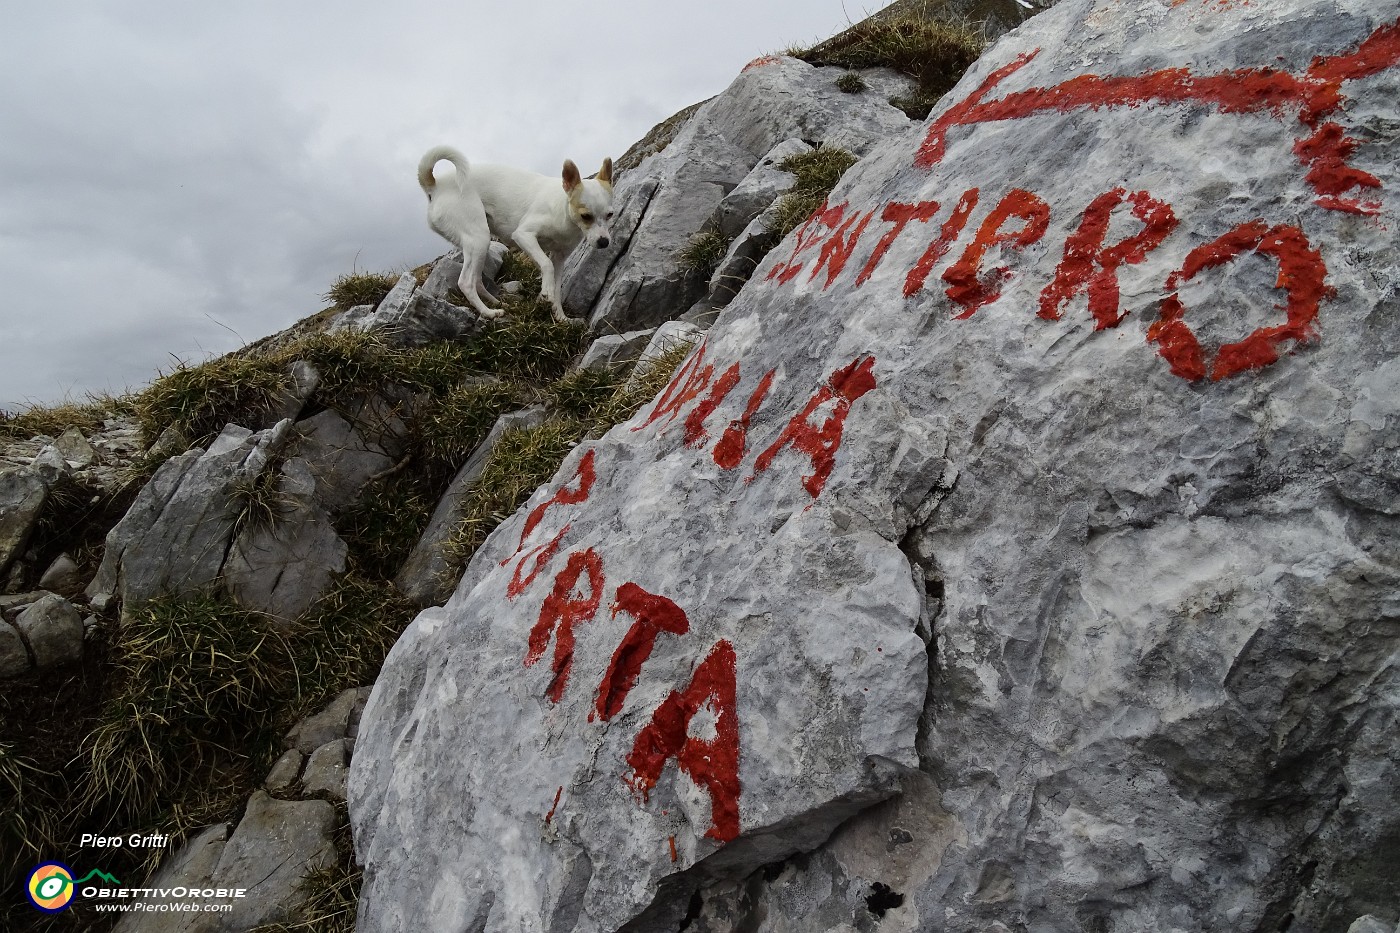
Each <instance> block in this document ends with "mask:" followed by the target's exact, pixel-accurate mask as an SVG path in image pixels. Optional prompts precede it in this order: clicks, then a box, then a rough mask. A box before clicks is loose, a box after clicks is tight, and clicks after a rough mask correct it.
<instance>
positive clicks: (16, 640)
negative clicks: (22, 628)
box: [0, 620, 33, 678]
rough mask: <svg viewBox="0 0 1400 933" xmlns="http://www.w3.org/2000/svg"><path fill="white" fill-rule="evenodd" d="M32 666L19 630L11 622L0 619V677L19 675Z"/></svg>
mask: <svg viewBox="0 0 1400 933" xmlns="http://www.w3.org/2000/svg"><path fill="white" fill-rule="evenodd" d="M32 666H33V662H32V661H31V660H30V659H29V652H28V651H27V650H25V647H24V639H22V638H20V635H19V631H18V630H17V629H15V628H14V627H13V626H11V625H10V623H8V622H5V621H4V620H0V678H5V677H18V676H19V675H20V674H23V673H25V672H27V671H28V670H29V668H30V667H32Z"/></svg>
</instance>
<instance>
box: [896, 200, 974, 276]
mask: <svg viewBox="0 0 1400 933" xmlns="http://www.w3.org/2000/svg"><path fill="white" fill-rule="evenodd" d="M978 197H979V195H978V191H977V189H976V188H971V189H969V190H967V191H964V192H963V196H962V197H961V198H959V199H958V203H957V205H956V206H955V207H954V208H953V213H952V214H951V215H949V217H948V219H947V220H945V221H943V226H942V227H941V228H940V229H939V231H938V237H937V238H936V239H934V241H933V242H932V243H930V244H929V245H928V249H926V250H924V254H923V255H922V256H920V257H919V261H918V262H916V263H915V264H914V268H912V269H910V270H909V274H908V275H907V276H905V279H904V297H905V298H913V297H914V296H915V295H916V294H918V293H919V290H920V289H922V288H923V287H924V282H925V281H926V280H927V279H928V275H929V273H930V272H932V271H933V267H934V266H935V265H937V263H938V260H940V259H942V258H943V254H944V253H946V252H948V248H949V247H950V246H952V245H953V243H954V242H955V241H956V240H957V238H958V237H960V236H962V232H963V227H966V226H967V218H968V217H969V216H971V215H972V209H973V208H975V207H976V206H977V199H978Z"/></svg>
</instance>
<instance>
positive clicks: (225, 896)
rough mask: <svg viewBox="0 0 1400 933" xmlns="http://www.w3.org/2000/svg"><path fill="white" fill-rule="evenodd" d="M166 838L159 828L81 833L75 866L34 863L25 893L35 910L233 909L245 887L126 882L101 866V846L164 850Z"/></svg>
mask: <svg viewBox="0 0 1400 933" xmlns="http://www.w3.org/2000/svg"><path fill="white" fill-rule="evenodd" d="M169 842H170V838H169V837H168V836H165V835H161V834H159V833H156V834H151V835H140V834H136V833H133V834H132V835H130V836H102V835H96V834H92V833H84V834H83V836H82V838H81V840H80V841H79V843H78V849H79V854H78V858H77V859H74V860H73V864H74V865H76V866H77V868H76V869H75V868H73V867H70V866H69V865H68V864H67V863H65V862H56V861H55V862H44V863H42V864H40V865H36V866H35V867H34V870H33V871H31V872H30V873H29V877H28V879H27V881H26V883H25V893H26V894H27V895H28V897H29V902H30V904H32V905H33V906H34V908H35V909H36V910H40V911H43V912H44V913H50V914H56V913H61V912H63V911H66V910H68V909H70V908H72V907H75V906H83V907H86V908H87V909H89V910H92V911H94V912H97V913H109V912H111V913H223V912H226V911H231V910H233V907H234V904H235V902H236V901H238V900H239V899H240V898H244V897H247V896H248V892H247V891H246V890H245V889H243V888H220V887H193V886H189V885H180V884H171V885H169V886H151V887H135V886H130V885H124V884H122V882H121V879H119V878H117V877H116V876H115V875H113V874H111V873H110V872H107V871H105V870H103V868H102V865H101V863H102V861H103V859H102V856H103V855H104V852H103V851H102V850H112V849H139V850H149V849H163V848H165V847H166V846H167V845H168V844H169ZM109 861H110V860H109Z"/></svg>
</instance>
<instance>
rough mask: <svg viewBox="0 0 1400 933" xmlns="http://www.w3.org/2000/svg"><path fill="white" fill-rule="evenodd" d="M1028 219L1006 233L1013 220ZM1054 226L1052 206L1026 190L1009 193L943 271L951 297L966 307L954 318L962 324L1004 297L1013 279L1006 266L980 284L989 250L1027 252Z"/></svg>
mask: <svg viewBox="0 0 1400 933" xmlns="http://www.w3.org/2000/svg"><path fill="white" fill-rule="evenodd" d="M1013 217H1015V218H1018V219H1020V220H1024V221H1025V223H1024V224H1023V225H1022V226H1021V228H1020V229H1019V230H1007V231H1003V230H1002V229H1001V228H1002V226H1003V225H1004V224H1005V223H1006V222H1007V221H1008V220H1010V219H1011V218H1013ZM1049 225H1050V205H1048V204H1046V203H1045V201H1044V200H1042V199H1041V198H1040V197H1039V196H1038V195H1035V194H1032V193H1031V192H1029V191H1026V190H1024V189H1022V188H1013V189H1012V190H1011V191H1008V192H1007V193H1006V197H1004V198H1002V199H1001V203H999V204H998V205H997V206H996V207H994V208H992V211H991V213H989V214H988V215H987V218H986V219H985V220H983V221H982V226H981V227H980V228H979V229H978V231H977V236H975V237H973V240H972V242H971V243H970V244H968V247H967V249H966V250H965V251H964V252H963V254H962V258H961V259H959V260H958V261H957V262H955V263H953V264H952V265H951V266H949V267H948V268H947V269H945V270H943V281H945V282H947V283H948V291H947V294H948V297H949V298H951V299H952V300H953V301H955V302H956V303H958V304H960V305H962V306H963V309H964V310H963V311H962V313H960V314H955V315H953V319H954V320H956V321H961V320H964V319H966V318H970V317H972V315H973V313H975V312H976V311H977V309H978V308H980V307H982V306H983V305H987V304H991V303H992V302H993V301H996V300H997V299H998V298H1000V297H1001V286H1002V285H1003V284H1005V282H1006V280H1007V279H1009V278H1011V270H1010V269H1008V268H1006V267H1005V266H998V267H997V268H995V269H992V270H991V272H990V273H989V274H988V276H987V281H986V282H982V281H978V278H977V273H978V272H979V271H980V269H981V266H982V260H983V258H984V257H985V256H986V255H987V251H988V250H990V249H991V248H992V247H994V246H1003V245H1004V246H1007V247H1009V248H1012V249H1024V248H1025V247H1027V246H1029V245H1031V244H1032V243H1034V242H1036V241H1037V240H1039V239H1040V238H1041V237H1043V236H1045V230H1046V228H1047V227H1049Z"/></svg>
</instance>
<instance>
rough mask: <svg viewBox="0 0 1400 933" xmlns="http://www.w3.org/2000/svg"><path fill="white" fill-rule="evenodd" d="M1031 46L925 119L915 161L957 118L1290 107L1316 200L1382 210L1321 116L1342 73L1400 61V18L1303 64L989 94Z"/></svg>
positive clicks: (934, 150)
mask: <svg viewBox="0 0 1400 933" xmlns="http://www.w3.org/2000/svg"><path fill="white" fill-rule="evenodd" d="M1037 54H1039V50H1038V49H1037V50H1035V51H1033V52H1028V53H1026V54H1024V55H1021V56H1020V57H1018V58H1016V59H1014V60H1013V61H1011V62H1008V63H1007V64H1005V65H1003V66H1001V67H1000V68H998V69H996V70H995V71H993V72H992V73H991V74H990V75H988V76H987V77H986V78H985V79H984V80H983V81H982V83H981V84H980V85H978V87H977V88H976V89H974V90H973V92H972V93H971V94H969V95H968V96H967V97H966V98H965V99H963V100H961V101H959V102H958V103H956V104H954V105H953V106H952V107H950V108H948V109H947V110H946V111H944V112H943V114H942V115H941V116H939V117H938V119H937V120H935V121H934V122H933V125H932V126H930V127H929V131H928V134H927V136H926V137H925V138H924V141H923V144H922V145H921V146H920V147H919V152H918V155H917V157H916V158H915V160H914V164H915V165H917V166H919V167H920V168H930V167H932V166H934V165H936V164H938V163H939V162H940V161H942V159H943V154H944V152H945V150H946V147H947V140H948V133H949V131H950V130H952V129H953V128H954V127H960V126H971V125H973V124H976V123H992V122H997V121H1001V120H1016V119H1023V118H1025V117H1030V116H1033V115H1035V114H1039V113H1050V112H1059V113H1068V112H1070V111H1073V110H1100V109H1103V108H1106V107H1139V106H1142V105H1143V104H1173V103H1194V104H1203V105H1206V106H1210V107H1214V108H1215V109H1217V110H1218V111H1219V112H1221V113H1268V114H1272V115H1273V116H1275V117H1277V118H1278V119H1280V120H1282V119H1284V114H1285V113H1286V112H1288V111H1292V112H1293V113H1294V114H1296V117H1297V120H1298V122H1299V123H1301V124H1302V125H1303V126H1304V127H1305V128H1306V129H1307V130H1309V131H1310V133H1311V135H1309V136H1308V137H1307V138H1306V139H1303V140H1300V141H1299V142H1298V143H1297V144H1295V146H1294V147H1293V152H1294V154H1295V155H1297V157H1298V159H1299V161H1300V162H1302V163H1303V164H1304V165H1306V166H1308V173H1307V176H1306V178H1307V182H1308V184H1309V185H1311V186H1312V188H1313V190H1314V191H1316V192H1317V195H1318V196H1317V198H1316V203H1317V204H1318V205H1319V206H1320V207H1323V208H1326V209H1327V210H1334V211H1345V212H1347V213H1352V214H1376V213H1379V211H1380V204H1379V203H1378V202H1376V201H1363V200H1361V196H1360V193H1361V192H1362V191H1364V190H1366V189H1375V188H1379V187H1380V180H1379V179H1377V178H1376V177H1375V176H1374V175H1371V174H1369V173H1367V172H1363V171H1360V170H1359V169H1355V168H1352V167H1351V166H1349V165H1347V164H1346V163H1347V159H1349V158H1350V157H1351V156H1352V154H1353V153H1355V152H1356V149H1357V147H1358V146H1359V143H1358V141H1357V140H1355V139H1352V138H1350V137H1348V136H1346V131H1345V130H1344V129H1343V128H1342V127H1341V126H1340V125H1339V124H1337V123H1330V122H1328V123H1324V122H1322V121H1323V120H1324V118H1326V117H1328V116H1330V115H1332V114H1334V113H1336V112H1337V111H1338V110H1340V109H1342V108H1343V107H1344V106H1345V105H1346V104H1347V103H1348V98H1347V97H1346V95H1345V94H1343V93H1342V84H1343V82H1345V81H1350V80H1355V79H1357V78H1364V77H1368V76H1370V75H1374V74H1376V73H1378V72H1381V71H1384V70H1385V69H1387V68H1391V67H1393V66H1394V65H1395V64H1396V63H1397V62H1400V20H1397V21H1396V22H1393V23H1390V24H1389V25H1386V26H1381V27H1379V28H1377V29H1376V30H1375V31H1374V32H1372V33H1371V34H1370V35H1369V36H1367V37H1366V39H1365V40H1363V41H1362V42H1361V44H1360V45H1358V46H1357V47H1356V48H1355V49H1353V50H1350V51H1347V52H1342V53H1339V54H1336V55H1328V56H1319V57H1317V58H1315V59H1313V61H1312V63H1311V64H1310V65H1309V66H1308V68H1307V70H1306V71H1304V72H1302V73H1300V74H1293V73H1291V72H1287V71H1281V70H1279V69H1275V68H1241V69H1236V70H1234V71H1226V72H1221V73H1219V74H1212V75H1197V74H1192V73H1191V71H1190V70H1189V69H1187V68H1165V69H1162V70H1160V71H1153V72H1149V73H1147V74H1142V75H1127V76H1117V77H1101V76H1099V75H1093V74H1084V75H1078V76H1077V77H1074V78H1071V79H1069V80H1068V81H1065V82H1063V83H1061V84H1057V85H1055V86H1054V87H1048V88H1043V87H1033V88H1029V89H1027V90H1024V91H1016V92H1014V93H1011V94H1008V95H1006V96H1005V97H1002V98H1000V99H996V100H987V99H986V98H987V96H988V95H989V94H990V93H991V92H992V91H993V90H995V89H996V87H997V85H999V84H1000V83H1001V82H1002V81H1004V80H1005V79H1006V78H1008V77H1009V76H1010V75H1012V74H1014V73H1015V72H1017V71H1019V70H1020V69H1021V68H1023V67H1025V65H1026V64H1028V63H1029V62H1030V61H1031V59H1033V58H1035V56H1036V55H1037ZM1348 195H1349V196H1348Z"/></svg>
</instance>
